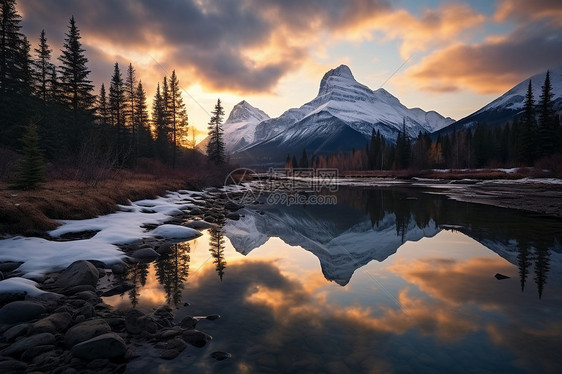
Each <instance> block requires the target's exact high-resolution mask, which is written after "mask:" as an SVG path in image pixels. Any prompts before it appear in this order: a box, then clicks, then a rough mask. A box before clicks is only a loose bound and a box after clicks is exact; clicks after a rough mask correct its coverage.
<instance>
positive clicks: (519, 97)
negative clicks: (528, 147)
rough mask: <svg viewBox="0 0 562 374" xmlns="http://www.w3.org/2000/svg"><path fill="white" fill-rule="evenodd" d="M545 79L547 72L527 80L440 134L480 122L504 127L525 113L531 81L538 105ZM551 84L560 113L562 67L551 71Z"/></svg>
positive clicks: (561, 102)
mask: <svg viewBox="0 0 562 374" xmlns="http://www.w3.org/2000/svg"><path fill="white" fill-rule="evenodd" d="M545 78H546V71H544V72H542V73H540V74H536V75H533V76H532V77H530V78H527V79H525V80H524V81H522V82H521V83H519V84H517V85H516V86H515V87H513V88H512V89H510V90H509V91H507V92H506V93H504V94H503V95H502V96H500V97H498V98H497V99H495V100H494V101H492V102H491V103H489V104H488V105H486V106H484V107H482V108H481V109H479V110H477V111H476V112H474V113H472V114H471V115H469V116H467V117H465V118H463V119H461V120H459V121H457V122H455V123H454V124H452V125H451V126H449V127H447V128H445V129H442V130H441V131H440V132H449V131H454V130H457V129H460V128H470V127H473V126H476V125H477V124H478V123H479V122H481V123H486V124H488V125H503V124H505V123H506V122H508V121H511V120H513V118H514V117H515V116H517V115H518V114H520V113H521V112H522V111H523V107H524V104H525V96H526V95H527V89H528V86H529V80H531V82H532V83H531V84H532V87H533V97H534V99H535V103H538V101H539V98H540V95H541V93H542V86H543V84H544V80H545ZM550 83H551V85H552V93H553V97H552V100H553V101H554V109H555V110H556V111H560V110H562V66H560V67H558V68H556V69H554V70H550Z"/></svg>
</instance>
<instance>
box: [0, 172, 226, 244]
mask: <svg viewBox="0 0 562 374" xmlns="http://www.w3.org/2000/svg"><path fill="white" fill-rule="evenodd" d="M218 174H221V173H214V174H210V175H198V176H193V175H192V176H186V175H180V173H178V175H168V176H161V175H158V176H156V175H150V174H141V173H138V172H137V173H133V172H130V171H121V172H118V173H115V174H114V175H113V176H112V177H111V178H109V179H105V180H102V181H99V182H98V183H96V185H95V186H93V185H91V184H89V183H86V182H79V181H71V180H53V181H49V182H47V183H44V184H43V185H41V187H40V188H39V189H36V190H32V191H20V190H13V189H10V188H9V185H8V184H7V183H3V184H0V233H2V232H4V233H20V234H24V235H38V234H41V233H42V232H44V231H46V230H52V229H54V228H56V227H57V226H58V225H59V223H58V222H57V221H56V220H59V219H84V218H92V217H97V216H99V215H103V214H108V213H111V212H113V211H115V210H116V208H117V206H116V205H117V204H128V203H129V201H135V200H140V199H148V198H154V197H156V196H158V195H162V194H164V193H165V192H166V191H167V190H178V189H182V188H189V189H200V188H201V187H203V186H206V185H210V184H219V183H218V182H219V181H220V180H221V176H220V175H218ZM221 175H224V174H221Z"/></svg>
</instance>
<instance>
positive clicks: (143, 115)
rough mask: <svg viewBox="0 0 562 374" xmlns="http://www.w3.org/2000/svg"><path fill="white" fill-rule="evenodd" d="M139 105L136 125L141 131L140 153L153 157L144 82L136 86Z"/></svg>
mask: <svg viewBox="0 0 562 374" xmlns="http://www.w3.org/2000/svg"><path fill="white" fill-rule="evenodd" d="M135 95H136V98H137V105H136V106H135V118H134V120H135V127H136V128H137V129H138V133H139V155H140V156H141V157H142V156H144V157H151V156H152V155H153V152H152V134H151V131H150V124H149V122H148V110H147V105H146V92H145V91H144V88H143V86H142V82H141V81H139V84H138V85H137V88H136V93H135Z"/></svg>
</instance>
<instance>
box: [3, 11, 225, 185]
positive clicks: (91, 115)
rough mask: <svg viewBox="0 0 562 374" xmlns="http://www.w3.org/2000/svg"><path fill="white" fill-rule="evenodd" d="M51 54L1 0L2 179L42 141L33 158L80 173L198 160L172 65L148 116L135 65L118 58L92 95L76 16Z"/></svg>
mask: <svg viewBox="0 0 562 374" xmlns="http://www.w3.org/2000/svg"><path fill="white" fill-rule="evenodd" d="M52 53H53V51H52V49H51V48H50V47H49V43H48V39H47V36H46V32H45V30H43V31H42V32H41V34H40V35H39V36H38V47H37V48H35V49H34V50H33V53H32V52H31V47H30V43H29V41H28V38H27V37H26V36H25V35H24V34H23V33H22V32H21V16H20V15H19V14H18V13H17V10H16V3H15V0H1V14H0V159H1V160H2V161H0V178H5V177H6V175H7V174H9V173H10V170H12V169H13V166H14V164H15V160H16V159H18V158H20V155H21V154H22V153H23V157H24V158H27V159H30V155H29V154H28V153H29V152H30V149H29V148H30V144H39V147H40V149H32V150H31V151H33V152H32V153H33V154H34V157H35V159H36V160H37V159H39V160H40V159H41V157H39V158H38V157H37V155H41V156H42V157H44V159H46V160H47V161H49V162H50V163H51V165H56V166H57V167H59V168H65V167H66V168H78V169H82V170H85V171H91V170H95V169H99V168H102V169H112V168H131V167H135V166H136V165H137V164H138V162H139V160H145V159H152V160H158V161H159V162H161V163H164V164H166V165H169V166H170V167H172V168H175V167H176V166H177V165H178V162H179V161H180V160H182V161H183V163H184V164H185V163H190V164H193V163H194V162H199V161H202V160H201V159H200V157H201V155H200V154H199V152H196V151H194V150H188V148H193V147H194V146H195V139H194V136H192V138H191V140H190V139H189V137H188V129H189V124H188V115H187V111H186V107H185V103H184V102H183V99H182V97H181V89H180V82H179V79H178V77H177V75H176V73H175V71H173V72H172V74H171V75H170V76H165V77H164V78H163V80H162V82H159V83H158V85H157V88H156V94H155V96H154V100H153V103H152V108H151V115H149V108H148V107H147V98H146V92H145V88H144V86H143V82H142V80H141V79H140V78H139V77H138V76H137V74H136V71H135V68H134V67H133V65H132V64H129V65H128V67H127V68H126V69H124V70H123V71H122V69H121V67H120V66H119V64H118V63H117V62H116V63H115V65H114V70H113V74H112V76H111V78H110V81H109V86H106V85H105V84H102V85H101V88H100V91H99V94H98V95H95V94H94V85H93V84H92V81H91V80H90V79H89V76H90V73H91V71H90V69H89V68H88V59H87V58H86V56H85V50H84V48H83V46H82V43H81V34H80V30H79V28H78V26H77V24H76V21H75V19H74V17H72V18H70V23H69V25H68V31H67V33H66V34H65V38H64V44H63V47H62V49H61V51H60V56H58V59H57V60H58V64H55V63H54V61H53V58H52ZM108 78H109V77H108ZM106 87H108V89H106ZM221 119H222V117H221ZM215 122H216V119H215ZM215 127H216V126H215ZM30 137H31V138H36V139H32V141H29V138H30ZM25 139H28V140H27V141H24V140H25ZM35 148H37V147H35ZM21 169H22V167H21V166H20V171H21ZM39 169H40V168H39ZM40 180H41V178H39V179H38V181H40Z"/></svg>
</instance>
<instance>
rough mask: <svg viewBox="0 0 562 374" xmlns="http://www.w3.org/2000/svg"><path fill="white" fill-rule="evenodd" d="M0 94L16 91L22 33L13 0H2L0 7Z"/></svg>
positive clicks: (19, 17) (19, 18)
mask: <svg viewBox="0 0 562 374" xmlns="http://www.w3.org/2000/svg"><path fill="white" fill-rule="evenodd" d="M0 12H1V13H0V96H2V97H4V96H5V95H7V94H8V93H13V92H17V90H18V86H19V84H18V76H19V75H20V74H19V71H18V70H19V69H20V66H18V60H19V59H20V54H21V43H22V39H23V34H21V33H20V29H21V24H20V23H21V16H20V15H19V14H18V13H17V10H16V2H15V0H2V5H1V8H0Z"/></svg>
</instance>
